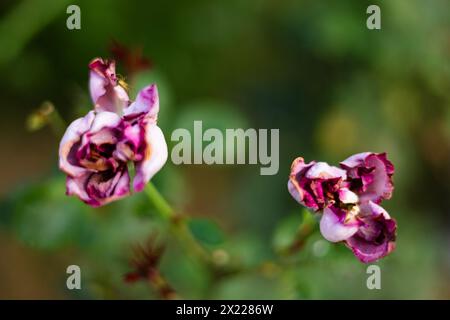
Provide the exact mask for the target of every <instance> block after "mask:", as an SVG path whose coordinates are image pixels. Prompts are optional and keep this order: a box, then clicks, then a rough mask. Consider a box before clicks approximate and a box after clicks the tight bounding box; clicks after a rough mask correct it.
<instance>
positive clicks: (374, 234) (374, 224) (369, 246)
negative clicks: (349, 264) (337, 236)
mask: <svg viewBox="0 0 450 320" xmlns="http://www.w3.org/2000/svg"><path fill="white" fill-rule="evenodd" d="M360 217H361V218H360V219H361V220H362V225H361V226H360V227H359V229H358V232H357V233H355V234H354V235H353V236H352V237H351V238H349V239H347V240H346V245H347V246H348V247H349V248H350V249H351V250H352V251H353V253H354V254H355V256H356V257H357V258H358V259H359V260H360V261H362V262H364V263H369V262H373V261H376V260H378V259H380V258H382V257H385V256H386V255H388V254H389V253H391V252H392V251H393V250H394V249H395V238H396V230H397V223H396V221H395V220H394V219H391V218H390V217H389V214H388V213H387V212H386V210H384V209H383V208H382V207H380V206H379V205H377V204H375V203H373V202H371V201H370V202H368V203H367V204H364V205H362V206H361V213H360Z"/></svg>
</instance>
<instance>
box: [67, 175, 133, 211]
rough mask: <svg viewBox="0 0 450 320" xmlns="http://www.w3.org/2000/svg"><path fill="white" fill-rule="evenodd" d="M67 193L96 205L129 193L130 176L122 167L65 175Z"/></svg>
mask: <svg viewBox="0 0 450 320" xmlns="http://www.w3.org/2000/svg"><path fill="white" fill-rule="evenodd" d="M66 187H67V192H66V193H67V195H75V196H77V197H78V198H80V199H81V200H82V201H84V202H85V203H87V204H89V205H91V206H93V207H98V206H102V205H105V204H107V203H110V202H112V201H114V200H118V199H120V198H123V197H125V196H127V195H128V194H129V193H130V176H129V175H128V170H127V168H126V167H123V168H122V169H121V170H117V171H112V170H111V171H103V172H98V173H92V172H87V173H85V174H83V175H81V176H78V177H70V176H68V177H67V182H66Z"/></svg>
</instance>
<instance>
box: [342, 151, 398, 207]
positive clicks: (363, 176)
mask: <svg viewBox="0 0 450 320" xmlns="http://www.w3.org/2000/svg"><path fill="white" fill-rule="evenodd" d="M341 167H342V168H344V169H345V170H347V175H348V179H349V181H350V189H351V190H352V191H354V192H356V193H358V194H359V197H360V200H361V202H366V201H374V202H376V203H379V202H381V200H382V199H389V198H390V197H391V196H392V191H393V189H394V186H393V183H392V175H393V174H394V166H393V164H392V163H391V162H390V161H389V160H388V159H387V158H386V153H372V152H364V153H359V154H355V155H353V156H351V157H349V158H348V159H346V160H344V161H342V162H341Z"/></svg>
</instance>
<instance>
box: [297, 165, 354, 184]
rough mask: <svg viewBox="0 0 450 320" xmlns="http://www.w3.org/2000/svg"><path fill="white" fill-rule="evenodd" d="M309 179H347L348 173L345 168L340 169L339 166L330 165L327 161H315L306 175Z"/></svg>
mask: <svg viewBox="0 0 450 320" xmlns="http://www.w3.org/2000/svg"><path fill="white" fill-rule="evenodd" d="M305 176H306V177H307V178H309V179H332V178H342V179H343V180H345V179H347V173H346V172H345V170H342V169H339V168H338V167H334V166H330V165H329V164H328V163H326V162H317V163H315V164H314V165H313V166H312V167H311V168H310V169H309V170H308V172H306V175H305Z"/></svg>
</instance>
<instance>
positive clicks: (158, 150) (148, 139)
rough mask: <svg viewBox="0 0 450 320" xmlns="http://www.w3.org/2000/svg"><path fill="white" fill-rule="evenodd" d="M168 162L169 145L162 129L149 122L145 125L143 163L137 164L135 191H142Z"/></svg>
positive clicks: (134, 181)
mask: <svg viewBox="0 0 450 320" xmlns="http://www.w3.org/2000/svg"><path fill="white" fill-rule="evenodd" d="M166 160H167V144H166V140H165V138H164V134H163V133H162V131H161V129H160V128H159V127H158V126H157V125H156V124H155V123H154V122H153V121H149V122H148V123H146V125H145V149H144V153H143V159H142V161H138V162H136V176H135V177H134V180H133V188H134V190H135V191H141V190H142V189H143V188H144V186H145V184H146V183H147V182H148V181H150V179H151V178H152V177H153V176H154V175H155V174H156V173H157V172H158V171H159V170H160V169H161V168H162V167H163V166H164V164H165V163H166Z"/></svg>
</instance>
